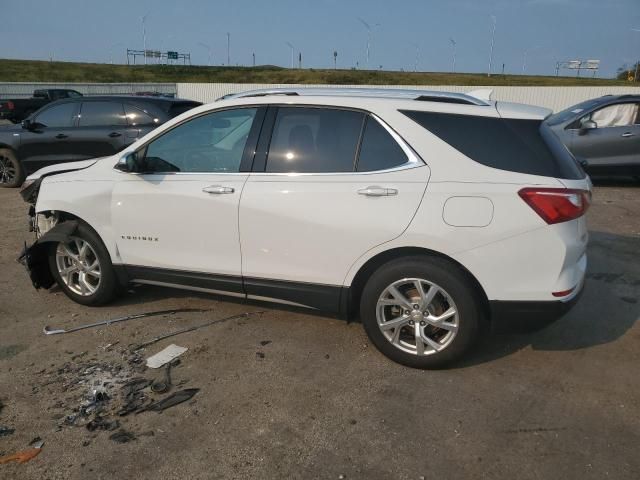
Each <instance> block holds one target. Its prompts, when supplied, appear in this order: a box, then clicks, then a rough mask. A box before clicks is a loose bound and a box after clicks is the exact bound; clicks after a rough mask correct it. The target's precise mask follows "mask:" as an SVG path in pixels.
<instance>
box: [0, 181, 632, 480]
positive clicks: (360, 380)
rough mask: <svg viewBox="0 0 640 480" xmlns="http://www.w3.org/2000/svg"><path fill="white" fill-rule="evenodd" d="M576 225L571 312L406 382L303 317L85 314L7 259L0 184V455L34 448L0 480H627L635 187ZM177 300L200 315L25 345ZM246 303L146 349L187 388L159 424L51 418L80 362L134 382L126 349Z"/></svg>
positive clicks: (331, 328) (148, 417)
mask: <svg viewBox="0 0 640 480" xmlns="http://www.w3.org/2000/svg"><path fill="white" fill-rule="evenodd" d="M589 222H590V230H591V243H590V247H589V254H590V258H589V262H590V263H589V274H588V277H589V279H588V283H587V286H586V291H585V294H584V296H583V298H582V300H581V302H580V303H579V304H578V305H577V307H576V308H575V309H574V310H573V311H572V312H571V313H570V314H569V315H567V316H566V317H564V318H563V319H561V320H559V321H558V322H556V323H554V324H552V325H551V326H549V327H547V328H545V329H543V330H540V331H537V332H529V333H513V332H502V333H500V334H493V335H490V336H488V337H487V338H486V339H485V340H484V341H483V342H482V343H481V345H480V346H479V347H478V348H477V349H476V351H475V353H474V354H473V355H472V356H471V357H470V358H469V359H468V360H467V361H465V362H464V363H463V364H459V365H456V366H455V367H453V368H450V369H448V370H444V371H417V370H411V369H408V368H405V367H402V366H399V365H396V364H394V363H391V362H390V361H388V360H387V359H385V358H384V357H383V356H382V355H381V354H379V353H378V352H377V351H376V350H375V349H374V348H373V347H372V346H370V345H369V344H368V341H367V338H366V336H365V334H364V332H363V330H362V327H361V326H360V325H359V324H355V323H354V324H347V323H345V322H343V321H340V320H337V319H332V318H327V317H323V316H321V315H316V314H311V313H309V312H307V311H302V310H294V309H283V308H281V307H277V308H274V307H272V306H267V307H266V308H265V307H264V305H261V304H258V303H244V302H241V301H230V300H227V299H223V298H218V297H213V296H208V295H204V294H202V295H200V294H196V293H190V292H183V291H173V290H167V289H162V288H156V287H139V288H136V289H135V291H133V292H129V293H127V294H126V295H125V296H124V297H123V298H122V299H121V300H119V301H118V302H117V303H116V304H114V305H111V306H109V307H102V308H87V307H82V306H80V305H76V304H74V303H71V301H69V300H68V299H67V298H66V297H65V296H64V295H63V294H62V293H61V292H60V291H59V290H57V289H55V288H54V289H53V290H52V291H50V292H47V291H42V290H41V291H35V290H34V289H33V288H32V287H31V284H30V282H29V280H28V278H27V276H26V274H25V272H24V271H23V268H22V266H20V265H19V264H18V263H16V262H15V257H16V256H17V253H18V250H19V249H20V246H21V244H22V242H23V241H25V240H28V241H31V238H30V234H28V233H27V232H26V206H25V204H23V203H22V201H21V200H20V197H19V195H18V192H17V191H16V190H1V189H0V228H1V231H2V235H0V400H1V401H2V403H4V408H3V409H1V408H0V427H3V426H4V427H10V428H14V429H15V433H13V434H11V435H8V436H3V437H0V455H3V454H10V453H13V452H16V451H18V450H22V449H24V448H26V447H27V445H28V443H29V442H30V441H31V440H32V439H33V438H34V437H36V436H39V437H41V438H42V439H43V440H44V441H45V445H44V447H43V450H42V453H41V454H40V455H39V456H38V457H36V458H35V459H33V460H32V461H30V462H29V463H26V464H23V465H18V464H15V463H12V464H8V465H0V478H7V479H8V478H33V479H45V478H47V479H57V478H74V479H76V478H77V479H80V478H98V479H101V478H105V479H107V478H109V479H110V478H145V479H146V478H165V479H173V478H193V479H201V478H202V479H204V478H207V479H211V478H328V479H331V478H333V479H337V478H347V479H351V478H363V479H364V478H399V479H419V478H449V479H453V478H455V479H461V478H473V479H477V478H491V479H496V478H504V479H513V478H518V479H551V478H564V479H573V478H576V479H580V480H586V479H602V478H614V479H626V478H629V479H631V478H634V479H637V478H638V475H639V474H638V472H640V457H639V456H638V445H640V383H639V382H638V365H640V348H639V347H640V324H639V322H637V320H638V317H639V311H640V303H638V298H639V296H640V295H639V294H640V261H639V252H640V186H639V185H637V184H632V183H628V184H626V183H621V182H602V183H601V184H599V186H598V187H597V188H596V190H595V197H594V205H593V207H592V209H591V211H590V213H589ZM176 307H195V308H207V309H212V312H210V313H206V314H202V313H198V314H196V313H184V314H176V315H173V316H170V317H155V318H148V319H142V320H133V321H130V322H126V323H120V324H116V325H111V326H109V327H104V328H96V329H90V330H84V331H81V332H77V333H73V334H67V335H58V336H51V337H47V336H45V335H43V334H42V328H43V327H44V326H45V325H55V326H60V327H65V328H69V327H72V326H74V325H80V324H84V323H90V322H94V321H98V320H102V319H108V318H112V317H117V316H120V315H124V314H129V313H137V312H143V311H151V310H161V309H170V308H176ZM259 309H260V310H262V309H264V310H266V313H265V314H264V315H263V316H262V317H260V318H257V317H256V318H252V319H244V320H241V321H231V322H228V323H224V324H220V325H215V326H212V327H209V328H206V329H203V330H200V331H198V332H193V333H188V334H184V335H181V336H178V337H175V338H173V339H170V340H165V341H163V342H160V343H157V344H155V345H153V346H150V347H148V348H147V349H146V350H145V351H144V352H143V356H144V357H147V356H149V355H151V354H153V353H156V352H158V351H159V350H161V349H162V348H164V347H165V346H167V345H169V344H170V343H176V344H178V345H181V346H185V347H188V348H189V350H188V351H187V352H186V353H185V354H184V355H183V356H182V357H181V360H182V362H181V364H180V365H179V366H177V367H176V368H174V370H173V373H172V377H173V381H174V383H178V382H180V381H183V382H185V383H184V384H185V388H189V387H196V388H200V391H199V393H198V394H197V395H196V396H195V397H194V398H193V400H191V401H190V402H187V403H183V404H181V405H178V406H175V407H173V408H171V409H168V410H166V411H165V412H164V413H162V414H159V413H155V412H144V413H141V414H139V415H129V416H126V417H119V418H118V417H116V418H118V420H119V422H120V428H122V429H124V430H126V431H128V432H131V433H132V434H133V435H134V436H135V437H137V438H136V439H135V440H132V441H130V442H128V443H122V444H121V443H116V442H115V441H113V440H110V439H109V437H110V435H111V434H112V433H113V432H111V431H102V430H96V431H93V432H90V431H88V430H87V428H85V426H83V424H82V422H79V423H76V424H72V425H65V421H67V420H66V419H67V415H69V414H70V412H72V411H73V409H74V408H75V409H77V408H78V405H80V404H81V402H82V400H83V395H84V394H85V393H86V391H87V388H88V387H87V386H86V385H85V386H82V387H78V385H76V384H75V380H74V378H76V377H78V376H81V375H86V372H87V371H88V370H91V368H90V365H91V364H92V363H98V364H101V365H102V364H105V363H111V364H112V365H113V364H115V365H122V366H124V369H125V370H126V369H127V368H134V369H139V367H136V366H135V363H131V362H130V360H131V356H130V355H129V353H128V349H127V346H128V345H129V344H132V343H138V342H141V341H144V340H146V339H148V338H150V337H153V336H155V335H159V334H162V333H165V332H167V331H171V330H174V329H178V328H181V327H184V326H191V325H196V324H198V323H201V322H203V321H205V320H208V319H213V318H220V317H224V316H227V315H231V314H234V313H241V312H245V311H256V310H259ZM115 342H119V343H117V344H116V345H114V346H112V347H109V348H106V347H105V346H106V345H108V344H113V343H115ZM267 342H269V343H267ZM85 352H86V353H85ZM132 365H133V366H132ZM78 368H79V370H80V371H75V370H77V369H78ZM101 368H102V367H101ZM87 369H88V370H87ZM103 373H104V371H103ZM154 374H155V377H158V376H159V374H158V373H155V372H154ZM142 375H143V376H146V377H147V378H152V377H153V376H154V375H153V374H150V372H149V371H147V372H142ZM109 408H113V407H112V406H109V407H107V410H108V409H109ZM70 423H73V422H70ZM341 475H342V476H343V477H340V476H341Z"/></svg>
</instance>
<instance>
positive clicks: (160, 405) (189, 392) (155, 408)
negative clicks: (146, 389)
mask: <svg viewBox="0 0 640 480" xmlns="http://www.w3.org/2000/svg"><path fill="white" fill-rule="evenodd" d="M199 391H200V389H199V388H185V389H184V390H180V391H178V392H176V393H174V394H172V395H169V396H168V397H166V398H163V399H162V400H160V401H158V402H154V403H152V404H151V405H149V406H147V407H146V408H145V409H144V410H141V411H140V412H142V411H147V410H148V411H152V412H162V411H163V410H166V409H167V408H171V407H173V406H175V405H178V404H180V403H182V402H186V401H187V400H191V398H192V397H193V396H194V395H195V394H196V393H198V392H199Z"/></svg>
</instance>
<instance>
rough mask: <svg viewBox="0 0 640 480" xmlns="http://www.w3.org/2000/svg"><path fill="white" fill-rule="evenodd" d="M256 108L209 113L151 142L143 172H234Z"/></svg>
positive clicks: (236, 170)
mask: <svg viewBox="0 0 640 480" xmlns="http://www.w3.org/2000/svg"><path fill="white" fill-rule="evenodd" d="M256 112H257V109H255V108H242V109H237V110H224V111H221V112H215V113H210V114H208V115H203V116H201V117H198V118H195V119H193V120H189V121H188V122H186V123H183V124H182V125H179V126H178V127H176V128H174V129H172V130H169V131H168V132H167V133H165V134H164V135H162V136H161V137H159V138H157V139H156V140H154V141H152V142H151V143H150V144H149V145H148V147H147V152H146V155H145V168H144V170H145V171H147V172H222V173H224V172H238V171H240V162H241V160H242V154H243V152H244V147H245V144H246V143H247V138H248V137H249V132H250V131H251V125H252V124H253V119H254V118H255V116H256Z"/></svg>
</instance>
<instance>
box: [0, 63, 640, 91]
mask: <svg viewBox="0 0 640 480" xmlns="http://www.w3.org/2000/svg"><path fill="white" fill-rule="evenodd" d="M0 82H91V83H94V82H97V83H101V82H125V83H129V82H169V83H175V82H185V83H197V82H203V83H208V82H212V83H214V82H230V83H307V84H308V83H318V84H334V85H335V84H348V85H360V84H369V85H513V86H577V85H581V86H588V85H609V86H613V85H619V86H624V85H630V84H629V82H625V81H620V80H613V79H600V78H576V77H545V76H532V75H531V76H530V75H504V76H503V75H495V74H494V75H492V76H491V77H487V76H486V75H485V74H477V73H437V72H417V73H413V72H396V71H374V70H319V69H301V70H298V69H288V68H281V67H275V66H259V67H205V66H180V65H175V66H174V65H148V66H144V65H136V66H128V65H109V64H102V63H74V62H46V61H33V60H6V59H0Z"/></svg>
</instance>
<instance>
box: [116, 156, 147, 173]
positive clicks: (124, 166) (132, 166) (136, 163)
mask: <svg viewBox="0 0 640 480" xmlns="http://www.w3.org/2000/svg"><path fill="white" fill-rule="evenodd" d="M140 167H141V165H140V159H139V158H138V152H132V153H129V154H128V155H126V156H124V157H122V158H121V159H120V160H119V161H118V163H117V164H116V166H115V168H116V169H117V170H120V171H121V172H127V173H136V172H139V171H141V170H142V169H141V168H140Z"/></svg>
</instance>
